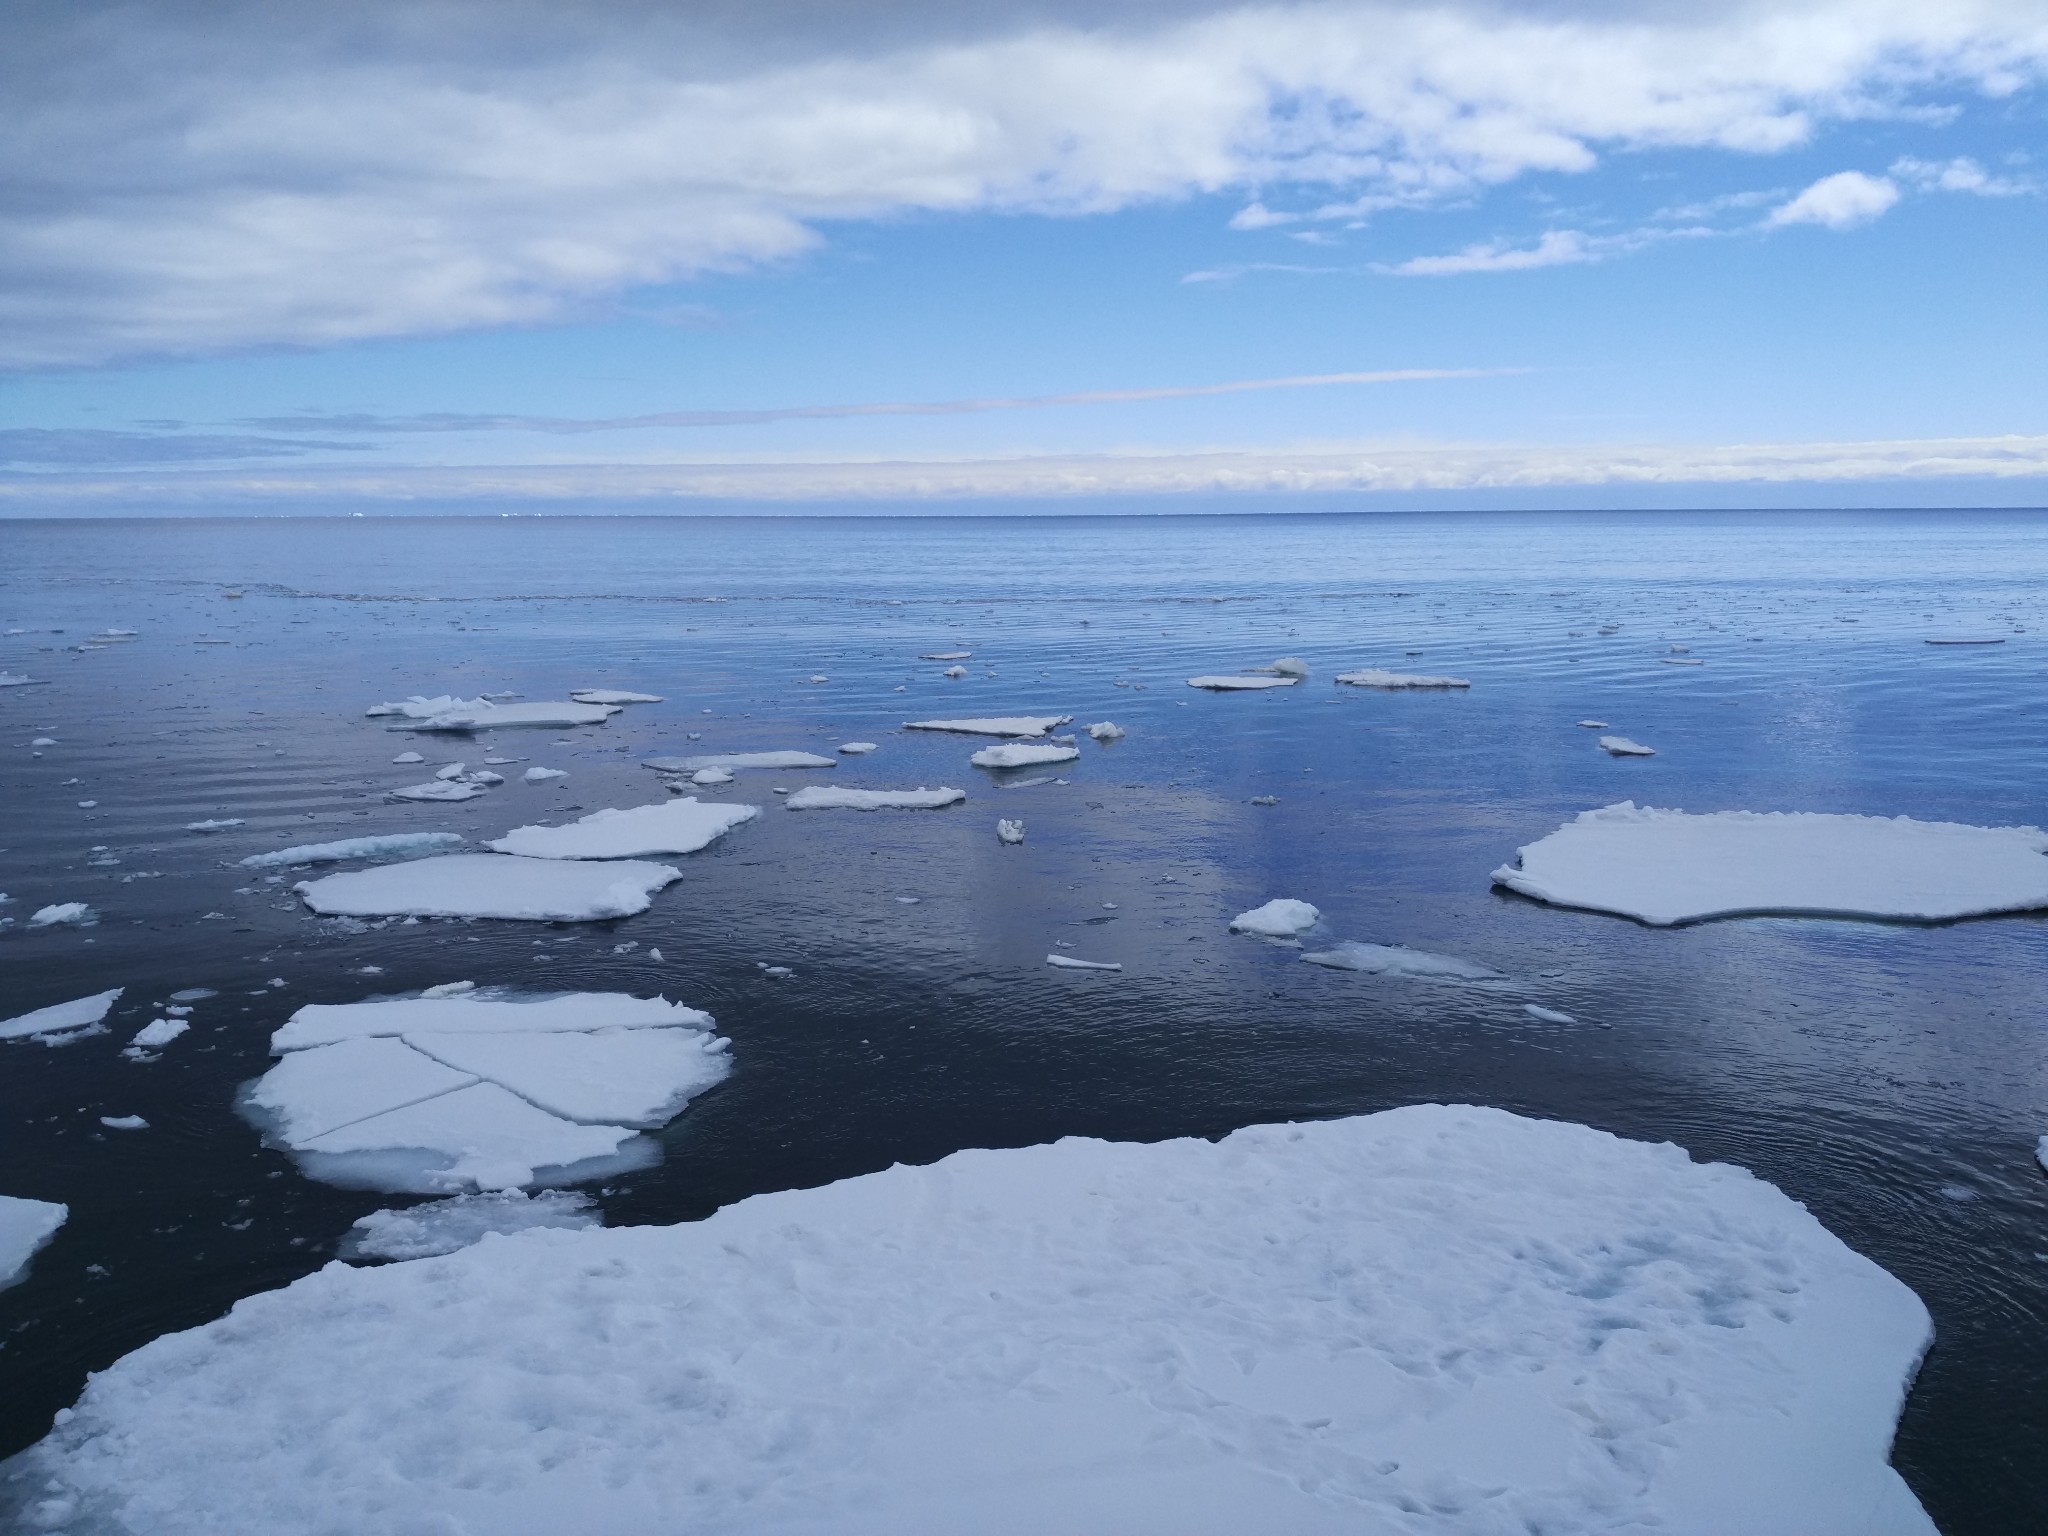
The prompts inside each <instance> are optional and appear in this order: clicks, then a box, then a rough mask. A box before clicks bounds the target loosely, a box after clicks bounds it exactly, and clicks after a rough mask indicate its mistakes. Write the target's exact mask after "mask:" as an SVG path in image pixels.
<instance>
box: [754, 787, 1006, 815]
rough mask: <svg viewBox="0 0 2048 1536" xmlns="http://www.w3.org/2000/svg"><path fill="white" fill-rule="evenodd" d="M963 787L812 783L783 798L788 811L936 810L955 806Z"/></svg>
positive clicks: (959, 799) (960, 797)
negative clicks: (841, 786)
mask: <svg viewBox="0 0 2048 1536" xmlns="http://www.w3.org/2000/svg"><path fill="white" fill-rule="evenodd" d="M966 798H967V791H966V790H964V789H948V788H945V787H943V786H942V787H940V788H938V789H923V788H919V789H839V788H836V787H831V786H827V785H823V784H813V785H810V786H809V787H808V788H805V789H800V790H798V791H797V792H796V793H795V794H793V795H791V796H790V797H789V798H788V799H787V800H785V801H783V802H782V804H783V808H784V809H785V810H791V811H935V810H938V809H939V808H940V807H941V806H947V805H958V804H959V803H960V802H961V801H962V800H965V799H966Z"/></svg>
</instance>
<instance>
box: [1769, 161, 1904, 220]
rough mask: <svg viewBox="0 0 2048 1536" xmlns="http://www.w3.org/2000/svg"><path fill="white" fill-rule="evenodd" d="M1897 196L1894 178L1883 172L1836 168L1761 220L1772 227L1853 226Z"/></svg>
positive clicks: (1878, 210)
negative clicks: (1790, 225)
mask: <svg viewBox="0 0 2048 1536" xmlns="http://www.w3.org/2000/svg"><path fill="white" fill-rule="evenodd" d="M1898 200H1899V188H1898V184H1897V183H1896V182H1893V181H1888V180H1887V179H1885V178H1884V177H1882V176H1866V175H1864V174H1863V172H1861V171H1837V172H1836V173H1835V174H1834V175H1832V176H1823V177H1822V178H1821V179H1820V180H1819V181H1816V182H1815V183H1814V184H1813V185H1812V186H1810V187H1808V188H1807V189H1806V190H1805V191H1804V192H1801V193H1800V194H1799V195H1798V196H1797V197H1795V198H1793V199H1792V200H1791V201H1790V202H1787V203H1781V204H1780V205H1779V206H1778V207H1776V208H1774V209H1772V210H1771V214H1770V217H1769V218H1767V219H1765V220H1764V223H1765V224H1766V225H1767V226H1769V227H1771V228H1773V229H1776V228H1782V227H1783V226H1784V225H1787V224H1818V225H1820V226H1822V227H1823V228H1825V229H1854V228H1856V227H1857V226H1858V225H1860V224H1868V223H1869V222H1870V221H1871V220H1872V219H1875V218H1878V217H1879V216H1880V215H1882V214H1883V213H1884V212H1885V211H1886V210H1887V209H1888V208H1890V207H1891V206H1892V204H1894V203H1896V202H1897V201H1898Z"/></svg>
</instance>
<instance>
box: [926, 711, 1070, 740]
mask: <svg viewBox="0 0 2048 1536" xmlns="http://www.w3.org/2000/svg"><path fill="white" fill-rule="evenodd" d="M1073 718H1074V717H1073V716H1072V715H981V716H976V717H973V718H971V719H965V720H906V721H904V722H903V729H905V730H906V731H956V732H958V733H959V734H961V735H963V736H1043V735H1044V734H1045V733H1046V732H1047V731H1049V730H1051V729H1052V728H1053V727H1054V726H1056V725H1065V724H1066V723H1067V722H1068V721H1069V720H1071V719H1073Z"/></svg>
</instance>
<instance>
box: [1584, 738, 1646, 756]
mask: <svg viewBox="0 0 2048 1536" xmlns="http://www.w3.org/2000/svg"><path fill="white" fill-rule="evenodd" d="M1598 745H1599V748H1600V750H1601V751H1602V752H1605V753H1606V754H1607V755H1608V756H1609V757H1655V756H1656V755H1657V749H1656V748H1655V747H1646V746H1644V745H1643V744H1642V743H1641V742H1640V741H1630V740H1629V739H1628V738H1627V737H1626V736H1602V737H1601V738H1600V740H1599V743H1598Z"/></svg>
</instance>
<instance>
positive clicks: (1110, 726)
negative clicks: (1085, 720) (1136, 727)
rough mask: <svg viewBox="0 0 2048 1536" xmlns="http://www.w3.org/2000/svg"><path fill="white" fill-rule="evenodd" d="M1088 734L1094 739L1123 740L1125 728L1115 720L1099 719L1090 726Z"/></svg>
mask: <svg viewBox="0 0 2048 1536" xmlns="http://www.w3.org/2000/svg"><path fill="white" fill-rule="evenodd" d="M1088 735H1089V738H1090V739H1091V740H1094V741H1122V740H1123V739H1124V728H1123V727H1122V726H1120V725H1118V724H1117V723H1116V722H1115V721H1113V720H1098V721H1096V722H1095V723H1094V724H1093V725H1091V726H1089V727H1088Z"/></svg>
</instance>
